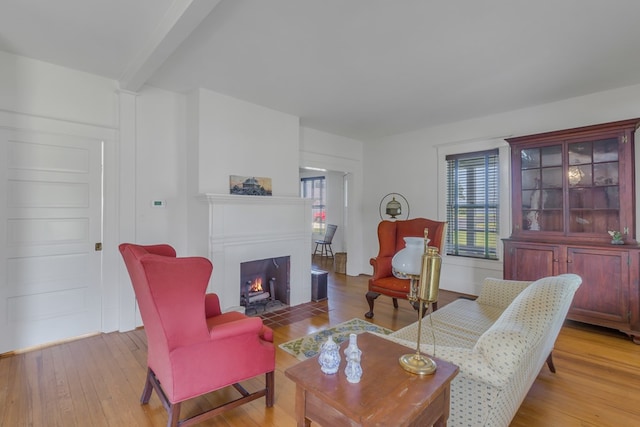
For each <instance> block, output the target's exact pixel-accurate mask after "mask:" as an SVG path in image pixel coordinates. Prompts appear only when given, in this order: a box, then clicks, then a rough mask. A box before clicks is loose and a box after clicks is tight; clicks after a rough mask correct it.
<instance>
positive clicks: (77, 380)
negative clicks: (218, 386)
mask: <svg viewBox="0 0 640 427" xmlns="http://www.w3.org/2000/svg"><path fill="white" fill-rule="evenodd" d="M314 263H315V264H317V265H318V267H320V268H323V269H325V270H327V271H329V272H330V274H329V287H328V294H329V299H328V301H325V302H319V303H311V304H309V305H305V306H301V307H300V308H298V309H296V310H290V311H289V312H288V313H287V312H283V313H280V314H281V315H280V316H279V318H278V320H277V322H275V323H271V324H272V326H273V328H274V336H275V343H276V346H277V345H278V344H281V343H283V342H286V341H289V340H291V339H294V338H297V337H300V336H303V335H306V334H309V333H312V332H314V331H316V330H319V329H323V328H326V327H328V326H330V325H335V324H337V323H340V322H344V321H346V320H349V319H352V318H354V317H358V318H362V319H364V313H365V312H366V311H368V306H367V303H366V300H365V297H364V294H365V293H366V288H367V279H368V277H367V276H360V277H349V276H345V275H343V274H334V273H333V265H332V262H331V261H330V260H325V261H323V260H322V259H320V258H316V259H315V260H314ZM445 281H446V278H443V279H442V281H441V283H445ZM456 297H457V295H456V294H454V293H450V292H446V291H441V294H440V301H439V304H440V306H443V305H445V304H446V303H448V302H450V301H452V300H453V299H455V298H456ZM399 303H400V308H399V309H397V310H394V309H393V306H392V304H391V299H390V298H386V297H383V296H381V297H379V298H378V299H377V300H376V308H375V317H374V319H373V322H374V323H376V324H378V325H381V326H384V327H386V328H390V329H393V330H396V329H399V328H401V327H403V326H406V325H408V324H409V323H412V322H414V321H415V320H416V318H417V315H416V312H415V311H414V310H413V309H412V308H411V307H410V306H409V304H408V302H407V301H399ZM272 320H273V319H268V316H266V317H265V322H271V321H272ZM554 361H555V366H556V369H557V373H556V374H552V373H550V372H549V370H548V369H547V368H546V366H545V367H543V368H542V370H541V372H540V375H539V376H538V379H537V380H536V382H535V383H534V385H533V387H532V388H531V390H530V391H529V394H528V395H527V397H526V399H525V400H524V402H523V404H522V406H521V407H520V410H519V411H518V413H517V415H516V417H515V418H514V420H513V422H512V424H511V425H512V426H528V427H529V426H540V427H542V426H544V427H548V426H563V427H565V426H569V427H571V426H576V427H577V426H583V427H584V426H612V427H614V426H615V427H621V426H636V425H640V345H635V344H633V343H632V342H631V341H630V340H629V339H628V338H627V337H626V336H625V335H623V334H621V333H618V332H616V331H612V330H607V329H602V328H597V327H592V326H588V325H583V324H579V323H575V322H569V321H568V322H566V324H565V326H564V327H563V329H562V331H561V333H560V336H559V338H558V341H557V343H556V348H555V350H554ZM297 362H298V361H297V359H295V358H294V357H293V356H291V355H289V354H288V353H285V352H284V351H282V350H280V349H279V348H278V349H277V353H276V365H277V366H276V395H275V405H274V407H273V408H269V409H267V408H265V406H264V399H259V400H257V401H254V402H251V403H249V404H247V405H243V406H241V407H239V408H236V409H233V410H231V411H229V412H226V413H224V414H222V415H220V416H218V417H216V418H214V419H211V420H209V421H207V422H205V423H203V424H202V425H203V426H242V427H254V426H255V427H258V426H260V427H265V426H267V427H269V426H272V427H286V426H295V420H294V397H295V386H294V384H293V383H292V382H291V381H290V380H289V379H287V378H286V377H285V376H284V370H285V369H286V368H288V367H289V366H292V365H293V364H295V363H297ZM145 374H146V338H145V334H144V330H143V329H138V330H135V331H131V332H126V333H117V332H114V333H108V334H100V335H96V336H92V337H88V338H83V339H78V340H75V341H71V342H67V343H61V344H57V345H53V346H49V347H43V348H41V349H37V350H32V351H29V352H25V353H21V354H15V355H12V356H8V357H3V358H0V426H47V427H49V426H64V427H71V426H82V427H84V426H164V425H166V422H167V416H166V412H165V410H164V408H163V407H162V405H161V404H160V401H159V400H158V399H157V397H156V395H155V394H154V395H153V396H152V398H151V402H150V403H149V404H148V405H140V403H139V398H140V393H141V392H142V387H143V384H144V379H145ZM364 374H365V375H367V373H366V372H365V373H364ZM263 381H264V377H260V378H258V379H255V380H252V381H248V382H247V383H245V384H244V385H245V386H246V387H247V388H248V389H250V390H251V389H253V388H257V387H261V386H262V385H263ZM380 392H381V393H384V390H380ZM237 396H238V395H237V393H236V392H235V390H233V389H231V388H230V389H228V390H226V389H225V390H223V391H219V392H216V393H214V394H212V395H210V396H207V397H202V398H199V399H196V400H195V401H193V402H191V403H189V404H185V405H184V406H183V411H182V413H183V415H187V414H189V413H192V414H194V413H197V412H198V411H200V409H201V408H202V407H206V406H209V405H214V404H217V403H218V402H221V401H223V400H225V399H228V400H231V399H232V398H236V397H237ZM389 398H394V397H393V396H390V397H389ZM331 427H335V426H331Z"/></svg>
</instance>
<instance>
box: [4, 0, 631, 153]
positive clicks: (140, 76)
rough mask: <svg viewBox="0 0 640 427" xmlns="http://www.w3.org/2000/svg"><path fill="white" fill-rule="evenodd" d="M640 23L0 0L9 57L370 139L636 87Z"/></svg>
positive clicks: (298, 0) (311, 7) (383, 2)
mask: <svg viewBox="0 0 640 427" xmlns="http://www.w3.org/2000/svg"><path fill="white" fill-rule="evenodd" d="M638 17H640V1H638V0H537V1H531V0H483V1H479V0H222V1H220V0H173V1H172V0H56V1H51V0H2V2H1V4H0V50H3V51H6V52H10V53H15V54H19V55H23V56H27V57H31V58H36V59H40V60H43V61H47V62H51V63H55V64H59V65H63V66H66V67H70V68H75V69H78V70H82V71H87V72H90V73H95V74H98V75H102V76H105V77H109V78H112V79H116V80H119V82H120V85H121V87H122V88H124V89H128V90H134V91H136V90H139V89H140V88H141V87H142V85H143V84H150V85H153V86H157V87H161V88H165V89H169V90H173V91H178V92H186V91H189V90H191V89H194V88H198V87H202V88H207V89H211V90H213V91H216V92H219V93H223V94H227V95H230V96H233V97H235V98H239V99H243V100H246V101H249V102H253V103H255V104H259V105H263V106H266V107H270V108H273V109H275V110H279V111H283V112H286V113H289V114H293V115H296V116H299V117H300V118H301V122H302V124H303V125H304V126H308V127H311V128H316V129H319V130H324V131H327V132H332V133H336V134H339V135H344V136H348V137H353V138H356V139H361V140H364V141H366V140H367V139H370V138H377V137H384V136H387V135H391V134H395V133H401V132H407V131H412V130H416V129H420V128H424V127H429V126H433V125H438V124H442V123H449V122H454V121H458V120H462V119H468V118H473V117H479V116H485V115H489V114H493V113H498V112H503V111H509V110H513V109H518V108H524V107H527V106H532V105H538V104H543V103H548V102H553V101H557V100H561V99H565V98H570V97H575V96H580V95H585V94H589V93H593V92H598V91H602V90H607V89H613V88H617V87H623V86H629V85H633V84H640V54H639V52H638V46H640V25H639V24H638ZM639 102H640V101H639Z"/></svg>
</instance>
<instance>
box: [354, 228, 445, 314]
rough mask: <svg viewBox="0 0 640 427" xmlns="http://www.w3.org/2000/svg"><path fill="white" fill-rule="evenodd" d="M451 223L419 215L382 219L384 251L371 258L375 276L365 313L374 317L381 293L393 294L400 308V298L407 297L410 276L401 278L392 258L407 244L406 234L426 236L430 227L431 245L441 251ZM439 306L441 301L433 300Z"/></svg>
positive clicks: (382, 246)
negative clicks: (392, 266)
mask: <svg viewBox="0 0 640 427" xmlns="http://www.w3.org/2000/svg"><path fill="white" fill-rule="evenodd" d="M446 225H447V223H446V222H440V221H432V220H430V219H426V218H415V219H409V220H404V221H403V220H400V221H382V222H381V223H380V224H379V225H378V242H379V244H380V251H379V252H378V256H377V257H375V258H371V260H370V261H369V263H370V264H371V265H372V266H373V276H372V277H371V279H369V292H367V295H366V297H367V302H368V303H369V311H368V312H367V313H366V314H365V315H364V316H365V317H366V318H367V319H371V318H372V317H373V304H374V300H375V299H376V298H378V297H379V296H380V295H386V296H389V297H391V298H393V306H394V307H395V308H398V298H401V299H407V294H408V293H409V280H408V279H398V278H396V277H395V276H394V275H393V273H392V272H391V259H392V258H393V256H394V255H395V254H396V253H397V252H398V251H399V250H400V249H403V248H404V240H403V239H404V238H405V237H424V229H425V228H427V229H429V234H428V237H429V246H436V247H437V248H438V249H439V252H440V253H442V250H443V249H444V239H445V228H446ZM433 309H434V310H435V309H437V302H435V303H433Z"/></svg>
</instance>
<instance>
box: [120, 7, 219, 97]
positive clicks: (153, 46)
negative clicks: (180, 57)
mask: <svg viewBox="0 0 640 427" xmlns="http://www.w3.org/2000/svg"><path fill="white" fill-rule="evenodd" d="M218 3H220V0H176V1H174V2H173V3H172V4H171V6H170V7H169V8H168V9H167V12H166V13H165V15H164V17H163V18H162V20H161V21H160V22H159V23H158V27H157V28H156V30H155V31H154V32H153V34H152V35H151V37H150V38H149V40H147V42H146V44H145V45H144V47H143V48H142V49H141V50H140V52H138V54H137V55H136V57H135V58H134V59H133V60H132V61H131V62H130V63H129V65H128V66H127V68H126V70H125V71H124V73H122V76H120V79H119V80H118V83H119V85H120V88H121V89H123V90H127V91H132V92H137V91H138V90H140V88H141V87H142V86H143V85H144V84H145V83H146V82H147V80H148V79H149V78H150V77H151V76H152V75H153V73H155V72H156V70H157V69H158V68H159V67H160V66H161V65H162V64H163V63H164V61H166V59H167V58H168V57H169V55H171V54H172V53H173V52H174V51H175V50H176V49H177V48H178V46H180V44H181V43H182V42H183V41H184V40H185V39H186V38H187V37H189V35H190V34H191V33H192V32H193V30H195V29H196V28H197V27H198V25H200V23H201V22H202V20H203V19H204V18H206V17H207V15H209V13H211V11H212V10H213V9H214V8H215V7H216V6H217V5H218Z"/></svg>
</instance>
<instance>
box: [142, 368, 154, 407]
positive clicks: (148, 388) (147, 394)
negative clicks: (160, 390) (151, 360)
mask: <svg viewBox="0 0 640 427" xmlns="http://www.w3.org/2000/svg"><path fill="white" fill-rule="evenodd" d="M152 376H153V372H152V371H151V369H149V368H147V380H146V382H145V383H144V389H143V390H142V396H140V404H142V405H146V404H147V403H149V399H150V398H151V392H153V382H152V380H151V378H152Z"/></svg>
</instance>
